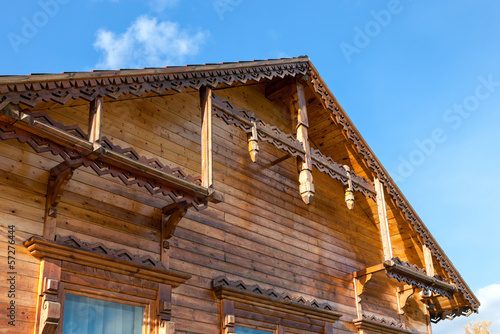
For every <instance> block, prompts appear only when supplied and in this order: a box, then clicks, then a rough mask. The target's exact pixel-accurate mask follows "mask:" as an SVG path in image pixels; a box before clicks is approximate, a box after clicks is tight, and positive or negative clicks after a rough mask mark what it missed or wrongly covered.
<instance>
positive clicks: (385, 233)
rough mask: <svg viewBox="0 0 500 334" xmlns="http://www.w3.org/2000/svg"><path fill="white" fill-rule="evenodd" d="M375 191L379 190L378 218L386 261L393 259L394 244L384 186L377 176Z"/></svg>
mask: <svg viewBox="0 0 500 334" xmlns="http://www.w3.org/2000/svg"><path fill="white" fill-rule="evenodd" d="M375 191H376V192H377V209H378V220H379V223H380V234H381V236H382V246H383V248H384V261H389V260H391V259H392V246H391V235H390V233H389V223H388V221H387V209H386V206H385V197H384V186H383V184H382V183H381V182H380V180H379V179H377V178H375Z"/></svg>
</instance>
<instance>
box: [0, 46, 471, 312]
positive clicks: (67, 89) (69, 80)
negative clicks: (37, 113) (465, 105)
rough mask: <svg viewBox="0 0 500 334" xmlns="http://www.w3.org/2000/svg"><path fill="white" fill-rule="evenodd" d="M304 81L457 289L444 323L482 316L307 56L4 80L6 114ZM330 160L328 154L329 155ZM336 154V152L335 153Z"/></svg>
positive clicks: (1, 94) (1, 100)
mask: <svg viewBox="0 0 500 334" xmlns="http://www.w3.org/2000/svg"><path fill="white" fill-rule="evenodd" d="M298 76H304V77H306V78H307V85H308V87H309V90H310V92H312V93H313V96H314V99H315V102H316V103H317V104H318V105H319V104H321V108H319V109H321V110H320V113H322V114H321V115H322V116H325V117H326V116H327V117H329V118H330V119H331V120H332V121H333V123H334V124H333V125H332V124H328V123H326V124H325V129H327V130H328V131H332V132H333V131H336V132H338V133H341V134H342V136H343V139H342V140H344V141H348V142H349V144H350V145H351V147H353V148H354V149H355V151H356V154H357V156H358V157H359V159H360V160H362V162H363V164H364V166H366V167H367V168H368V169H369V171H370V173H371V175H367V177H368V178H371V179H373V178H374V177H376V178H378V179H379V180H380V181H381V183H382V184H383V185H384V187H385V191H386V192H387V194H388V195H389V196H390V198H391V200H392V203H393V205H394V207H395V208H396V209H397V210H399V212H400V213H401V214H402V216H403V217H404V219H405V221H406V222H407V223H408V224H409V225H410V226H411V228H412V230H413V233H414V234H415V235H416V236H418V239H419V240H420V242H421V243H422V244H423V245H426V246H427V247H428V248H429V249H430V250H431V253H432V255H433V256H434V258H435V260H436V261H437V263H438V264H439V265H440V267H441V268H442V269H443V270H444V271H445V272H446V274H447V276H448V277H449V279H450V280H451V281H452V282H453V283H454V284H455V285H456V287H457V289H458V291H459V294H460V295H461V297H462V299H463V300H462V301H461V302H459V303H458V304H457V305H455V306H456V307H452V308H450V309H447V310H446V311H444V312H442V313H440V314H438V315H437V320H439V317H440V318H445V317H451V318H453V317H454V316H456V315H461V314H467V313H469V312H471V311H473V312H477V310H478V307H479V301H478V300H477V298H476V297H475V296H474V294H473V293H472V291H471V290H470V288H469V287H468V286H467V284H466V283H465V281H464V280H463V278H462V277H461V276H460V274H459V273H458V271H457V270H456V268H455V267H454V266H453V264H452V263H451V261H450V260H449V259H448V257H447V256H446V254H445V253H444V252H443V250H442V249H441V247H440V246H439V245H438V243H437V242H436V240H435V239H434V237H433V236H432V234H431V233H430V232H429V230H428V229H427V227H426V226H425V225H424V223H423V222H422V221H421V219H420V218H419V217H418V215H417V213H416V212H415V210H414V209H413V208H412V207H411V205H410V204H409V202H408V200H407V199H406V198H405V197H404V195H403V194H402V192H401V191H400V189H399V188H398V187H397V185H396V184H395V182H394V181H393V180H392V178H391V177H390V175H389V173H388V172H387V171H386V169H385V168H384V167H383V166H382V164H381V163H380V161H379V160H378V159H377V157H376V156H375V154H374V153H373V151H372V150H371V149H370V147H369V146H368V144H367V143H366V142H365V140H364V139H363V137H362V136H361V134H360V133H359V131H358V130H357V129H356V127H355V126H354V124H353V123H352V121H351V120H350V119H349V117H348V115H347V113H346V112H345V111H344V110H343V109H342V107H341V106H340V104H339V103H338V101H337V100H336V98H335V97H334V96H333V94H332V93H331V91H330V90H329V88H328V87H327V85H326V83H325V82H324V80H323V79H322V78H321V76H320V75H319V73H318V71H317V70H316V68H315V67H314V66H313V64H312V63H311V61H310V60H309V58H308V57H307V56H301V57H296V58H289V59H276V60H255V61H246V62H235V63H220V64H203V65H189V66H174V67H165V68H145V69H131V70H129V69H124V70H116V71H93V72H64V73H61V74H34V75H28V76H3V77H0V110H3V109H4V108H5V107H7V106H8V105H9V104H14V105H25V106H28V107H35V106H37V105H38V104H40V103H46V104H49V105H50V104H51V103H59V104H65V105H69V104H71V103H72V101H75V100H78V99H83V100H86V101H89V102H90V101H92V100H94V99H95V98H96V97H104V98H109V99H120V98H121V97H123V96H125V95H128V94H132V95H135V96H137V97H144V96H150V95H158V94H163V93H164V92H166V91H170V90H173V91H177V92H185V91H197V90H199V89H200V88H201V87H203V86H210V87H212V88H214V89H219V88H224V87H234V86H240V85H245V84H249V83H262V82H271V81H273V80H274V81H276V80H282V79H286V78H288V77H298ZM323 153H326V155H327V156H328V155H329V154H328V151H324V152H323ZM332 154H333V151H332Z"/></svg>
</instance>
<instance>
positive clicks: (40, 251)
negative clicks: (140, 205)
mask: <svg viewBox="0 0 500 334" xmlns="http://www.w3.org/2000/svg"><path fill="white" fill-rule="evenodd" d="M75 240H77V239H76V238H75V237H71V236H69V237H64V238H60V239H59V242H53V241H48V240H46V239H44V238H41V237H37V236H34V237H31V238H30V239H28V240H27V241H26V242H25V243H24V246H25V247H26V248H28V250H29V251H30V253H31V255H33V256H34V257H37V258H51V259H57V260H62V261H67V262H73V263H78V264H82V265H85V266H91V267H94V268H99V269H103V270H108V271H114V272H119V273H125V274H127V275H129V276H134V277H137V278H143V279H146V280H149V281H152V282H158V283H164V284H168V285H171V286H172V287H173V288H175V287H178V286H179V285H181V284H183V283H184V282H186V281H187V280H188V279H189V278H190V277H191V276H189V275H186V274H183V273H181V272H178V271H175V270H170V269H164V268H160V267H151V266H148V265H147V264H153V263H156V261H153V260H152V259H147V258H145V257H137V256H134V255H131V254H129V253H128V252H126V251H116V250H110V249H109V248H107V247H105V246H104V245H102V244H101V243H96V244H88V243H85V242H79V243H77V242H75ZM68 244H69V245H74V246H71V247H70V246H68Z"/></svg>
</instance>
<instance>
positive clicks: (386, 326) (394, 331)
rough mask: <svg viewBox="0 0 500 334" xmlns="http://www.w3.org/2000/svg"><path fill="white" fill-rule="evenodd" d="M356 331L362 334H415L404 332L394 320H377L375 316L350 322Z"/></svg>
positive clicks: (401, 326) (400, 324)
mask: <svg viewBox="0 0 500 334" xmlns="http://www.w3.org/2000/svg"><path fill="white" fill-rule="evenodd" d="M352 323H353V324H354V326H356V328H357V329H358V331H360V332H362V333H363V334H404V333H416V332H413V331H409V330H406V329H405V328H404V326H403V324H402V323H399V322H396V321H394V320H388V319H384V318H379V317H376V316H373V315H372V316H366V315H363V317H362V318H361V319H355V320H353V322H352Z"/></svg>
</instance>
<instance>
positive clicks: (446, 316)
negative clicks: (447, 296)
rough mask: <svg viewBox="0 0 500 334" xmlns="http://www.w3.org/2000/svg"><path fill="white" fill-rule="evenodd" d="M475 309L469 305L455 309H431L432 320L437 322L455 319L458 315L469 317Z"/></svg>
mask: <svg viewBox="0 0 500 334" xmlns="http://www.w3.org/2000/svg"><path fill="white" fill-rule="evenodd" d="M474 312H475V311H474V310H473V309H472V308H471V307H469V306H466V307H459V308H455V309H453V310H442V311H436V310H432V309H431V310H429V313H430V316H431V322H432V323H435V324H437V323H438V322H440V321H441V320H453V319H455V318H456V317H460V316H466V317H468V316H469V315H471V314H472V313H474Z"/></svg>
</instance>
